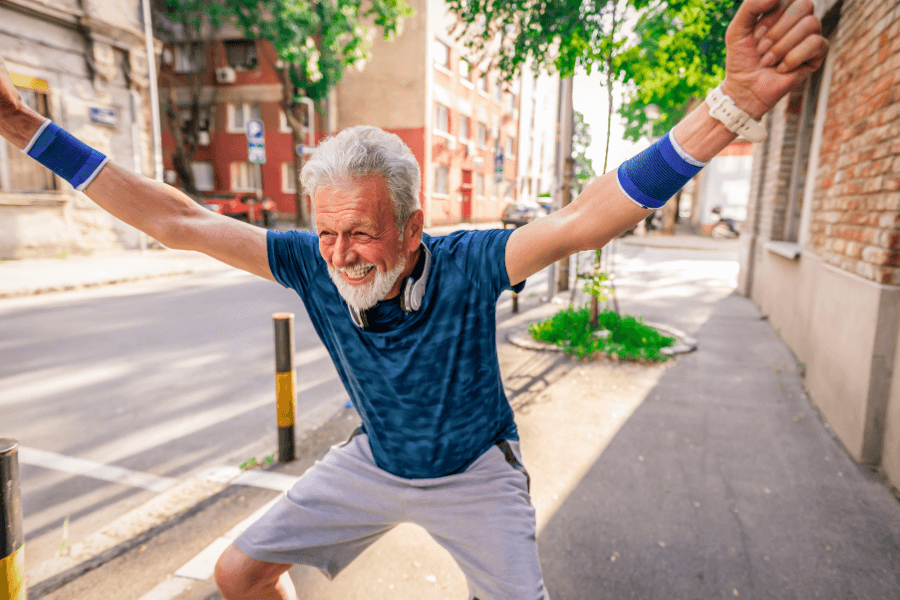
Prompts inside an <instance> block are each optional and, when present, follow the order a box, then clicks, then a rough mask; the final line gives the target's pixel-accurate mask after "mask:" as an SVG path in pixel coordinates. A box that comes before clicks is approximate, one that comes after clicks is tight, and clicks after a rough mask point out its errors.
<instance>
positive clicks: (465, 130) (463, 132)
mask: <svg viewBox="0 0 900 600" xmlns="http://www.w3.org/2000/svg"><path fill="white" fill-rule="evenodd" d="M459 138H460V139H462V140H468V139H469V117H467V116H466V115H459Z"/></svg>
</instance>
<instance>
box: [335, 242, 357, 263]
mask: <svg viewBox="0 0 900 600" xmlns="http://www.w3.org/2000/svg"><path fill="white" fill-rule="evenodd" d="M354 262H356V252H354V251H353V244H351V243H350V240H349V238H346V237H344V236H342V235H339V236H338V239H337V240H336V241H335V244H334V249H333V251H332V254H331V264H332V265H334V266H335V267H336V268H338V269H341V268H344V267H348V266H350V265H352V264H353V263H354Z"/></svg>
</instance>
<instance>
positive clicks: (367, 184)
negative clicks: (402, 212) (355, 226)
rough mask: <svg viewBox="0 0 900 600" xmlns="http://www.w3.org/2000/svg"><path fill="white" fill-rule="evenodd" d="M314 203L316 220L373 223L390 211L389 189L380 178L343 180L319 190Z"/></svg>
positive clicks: (358, 177)
mask: <svg viewBox="0 0 900 600" xmlns="http://www.w3.org/2000/svg"><path fill="white" fill-rule="evenodd" d="M315 204H316V220H317V221H318V220H319V217H324V218H334V217H342V218H353V219H354V220H357V219H360V220H373V221H375V220H380V219H381V218H383V217H385V216H387V215H386V214H387V213H391V209H392V205H391V195H390V190H389V188H388V186H387V182H386V181H385V180H384V177H382V176H381V175H359V176H356V177H344V178H341V179H339V180H336V181H334V182H333V183H331V184H330V185H328V186H324V187H320V188H319V189H317V190H316V197H315ZM391 217H392V214H391Z"/></svg>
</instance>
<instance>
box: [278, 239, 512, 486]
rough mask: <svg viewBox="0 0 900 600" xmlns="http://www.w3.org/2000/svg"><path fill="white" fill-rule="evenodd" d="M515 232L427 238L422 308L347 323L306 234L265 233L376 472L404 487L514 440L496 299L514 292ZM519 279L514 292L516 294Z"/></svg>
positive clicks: (381, 309) (382, 306)
mask: <svg viewBox="0 0 900 600" xmlns="http://www.w3.org/2000/svg"><path fill="white" fill-rule="evenodd" d="M511 233H512V231H511V230H510V231H506V230H488V231H459V232H456V233H453V234H451V235H448V236H444V237H431V236H428V235H427V234H425V235H423V236H422V241H423V243H424V244H426V245H427V246H428V248H429V249H430V250H431V256H432V261H431V269H430V271H429V274H428V281H427V284H426V288H425V297H424V298H423V300H422V306H421V308H420V309H419V310H418V311H416V312H412V313H409V314H406V313H403V311H402V310H401V309H400V306H399V299H398V298H393V299H391V300H386V301H384V302H379V303H378V304H377V305H376V306H375V307H374V308H373V309H372V310H370V311H369V312H368V313H367V318H368V321H369V324H370V326H369V327H368V328H367V329H366V330H365V331H364V330H362V329H360V328H358V327H357V326H356V325H354V323H353V321H352V320H351V318H350V313H349V311H348V309H347V304H346V303H345V302H344V300H343V299H342V298H341V296H340V295H339V294H338V291H337V288H336V287H335V285H334V283H332V281H331V278H330V277H329V275H328V269H327V266H326V264H325V261H324V260H323V259H322V256H321V254H320V253H319V245H318V237H317V236H316V235H315V234H313V233H311V232H305V231H287V232H279V231H269V233H268V251H269V267H270V268H271V270H272V274H273V275H274V277H275V279H276V280H277V281H278V282H279V283H281V284H282V285H284V286H286V287H289V288H292V289H294V290H296V291H297V293H298V294H299V295H300V297H301V298H302V299H303V303H304V304H305V306H306V309H307V312H308V313H309V317H310V319H311V320H312V323H313V326H314V327H315V329H316V332H317V333H318V334H319V337H320V338H321V339H322V342H323V343H324V344H325V347H326V348H327V349H328V352H329V353H330V354H331V358H332V360H333V361H334V364H335V366H336V367H337V371H338V373H339V374H340V377H341V380H342V381H343V383H344V386H345V387H346V388H347V391H348V393H349V394H350V399H351V401H352V402H353V405H354V406H355V407H356V410H357V411H358V412H359V414H360V416H361V417H362V426H363V429H364V430H365V432H366V433H367V434H368V435H369V444H370V445H371V447H372V454H373V455H374V457H375V462H376V464H377V465H378V466H379V467H381V468H382V469H384V470H385V471H387V472H389V473H393V474H394V475H397V476H399V477H404V478H408V479H423V478H432V477H441V476H444V475H450V474H452V473H457V472H459V471H461V470H463V469H465V468H466V467H467V466H468V465H469V464H470V463H471V462H472V461H474V460H475V459H476V458H477V457H478V456H480V455H481V454H482V453H483V452H485V451H486V450H487V449H488V448H490V447H491V446H492V445H493V444H494V443H495V442H496V441H497V440H499V439H508V440H514V439H518V434H517V432H516V425H515V422H514V421H513V411H512V408H510V406H509V401H508V400H507V398H506V394H505V393H504V391H503V384H502V383H501V381H500V366H499V364H498V362H497V339H496V333H497V328H496V319H495V316H496V303H497V298H498V297H499V296H500V293H501V292H502V291H503V290H504V289H509V288H510V285H509V278H508V276H507V273H506V258H505V253H506V242H507V240H508V239H509V235H510V234H511ZM523 286H524V283H522V284H519V285H517V286H515V287H516V290H517V291H519V290H521V289H522V287H523Z"/></svg>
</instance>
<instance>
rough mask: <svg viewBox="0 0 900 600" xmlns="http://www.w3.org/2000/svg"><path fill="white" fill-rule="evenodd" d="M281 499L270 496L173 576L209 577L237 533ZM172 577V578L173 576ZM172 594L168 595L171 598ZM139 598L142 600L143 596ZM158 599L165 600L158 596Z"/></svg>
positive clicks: (189, 577)
mask: <svg viewBox="0 0 900 600" xmlns="http://www.w3.org/2000/svg"><path fill="white" fill-rule="evenodd" d="M280 499H281V496H276V497H274V498H272V500H270V501H269V502H267V503H266V504H264V505H263V506H262V507H261V508H260V509H259V510H257V511H256V512H255V513H253V514H252V515H250V516H249V517H247V518H246V519H244V520H243V521H241V522H240V523H238V524H237V525H235V526H234V527H232V528H231V529H230V530H229V531H228V533H226V534H225V535H223V536H222V537H220V538H218V539H217V540H216V541H214V542H213V543H212V544H210V545H209V546H207V547H206V548H205V549H204V550H203V551H202V552H200V554H198V555H197V556H195V557H194V558H192V559H191V560H189V561H188V562H187V563H185V564H184V566H183V567H181V568H180V569H178V570H177V571H175V578H177V577H183V578H185V579H198V580H200V581H203V580H206V579H209V578H210V577H212V576H213V572H214V570H215V568H216V561H217V560H219V557H220V556H222V553H223V552H224V551H225V549H226V548H228V546H230V545H231V543H232V542H233V541H234V540H236V539H237V537H238V536H239V535H241V534H242V533H244V531H245V530H246V529H247V528H248V527H250V526H251V525H253V523H255V522H256V521H257V520H258V519H259V518H260V517H261V516H263V515H264V514H265V513H266V511H268V510H269V509H270V508H272V507H273V506H274V505H275V503H276V502H278V501H279V500H280ZM173 579H174V578H173ZM171 597H172V596H169V598H171ZM141 600H144V599H143V598H142V599H141ZM159 600H165V599H163V598H160V599H159Z"/></svg>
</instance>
